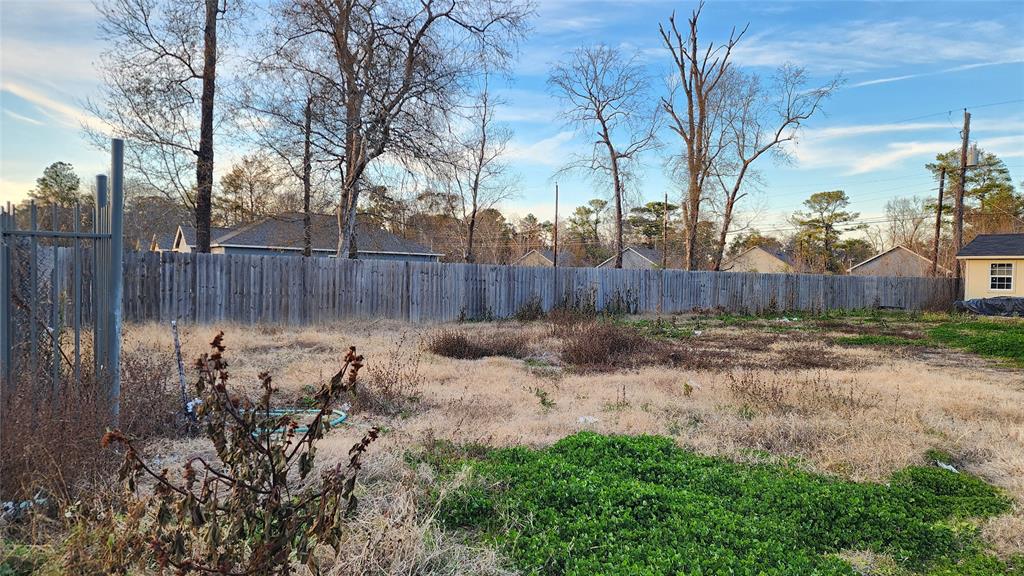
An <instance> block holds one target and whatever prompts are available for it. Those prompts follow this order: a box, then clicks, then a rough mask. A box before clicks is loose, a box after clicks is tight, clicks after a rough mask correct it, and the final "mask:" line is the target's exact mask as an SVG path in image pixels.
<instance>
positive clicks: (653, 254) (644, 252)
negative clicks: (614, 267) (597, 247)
mask: <svg viewBox="0 0 1024 576" xmlns="http://www.w3.org/2000/svg"><path fill="white" fill-rule="evenodd" d="M627 250H632V251H633V252H636V253H637V254H639V255H640V256H642V257H643V258H646V259H647V260H649V261H650V262H651V264H654V265H655V266H661V257H662V254H663V253H662V251H661V250H658V249H657V248H648V247H646V246H626V247H625V248H623V249H622V253H623V254H625V253H626V251H627ZM613 260H615V256H611V257H610V258H607V259H606V260H604V261H603V262H601V263H600V264H598V265H597V266H598V267H599V268H600V267H603V266H604V265H605V264H608V263H610V262H612V261H613ZM669 260H670V262H669V264H670V266H669V267H671V258H670V259H669Z"/></svg>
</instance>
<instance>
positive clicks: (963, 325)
mask: <svg viewBox="0 0 1024 576" xmlns="http://www.w3.org/2000/svg"><path fill="white" fill-rule="evenodd" d="M627 323H629V324H631V325H633V326H635V327H637V328H638V329H640V330H641V331H643V332H644V333H646V334H648V335H650V336H654V337H660V338H669V339H684V338H688V337H691V336H693V335H694V333H695V331H696V333H700V332H701V331H702V330H704V329H706V328H708V327H714V326H727V327H728V326H732V327H742V328H748V329H750V328H752V329H758V330H761V331H764V332H775V333H778V332H787V331H799V332H835V333H838V334H839V335H838V336H836V337H835V338H834V341H835V343H836V344H839V345H841V346H882V347H902V346H943V347H948V348H956V349H961V350H964V351H967V352H972V353H974V354H978V355H981V356H986V357H989V358H995V359H998V360H1003V361H1006V362H1007V363H1009V364H1012V365H1016V366H1024V320H1021V319H1017V318H989V319H985V318H977V317H974V316H964V315H950V314H940V313H927V312H925V313H918V312H889V311H881V310H865V311H836V312H829V313H825V314H820V315H815V314H808V313H787V314H779V315H769V316H745V315H737V314H723V315H719V316H710V317H696V318H688V319H685V320H664V319H655V320H651V319H640V320H634V321H627Z"/></svg>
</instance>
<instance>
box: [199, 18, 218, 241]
mask: <svg viewBox="0 0 1024 576" xmlns="http://www.w3.org/2000/svg"><path fill="white" fill-rule="evenodd" d="M217 3H218V0H206V23H205V28H204V31H203V94H202V99H201V100H200V122H199V150H198V151H197V153H196V155H197V156H198V159H197V161H196V249H197V250H198V251H199V252H209V251H210V216H211V214H212V212H213V201H212V200H213V98H214V92H215V88H216V78H217V14H218V6H217Z"/></svg>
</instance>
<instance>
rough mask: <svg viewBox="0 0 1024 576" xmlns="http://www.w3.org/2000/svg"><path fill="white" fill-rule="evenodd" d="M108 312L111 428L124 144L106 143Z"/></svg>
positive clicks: (115, 409) (120, 289)
mask: <svg viewBox="0 0 1024 576" xmlns="http://www.w3.org/2000/svg"><path fill="white" fill-rule="evenodd" d="M109 214H110V220H109V222H110V312H111V325H110V333H109V334H108V335H107V336H108V338H109V339H110V344H109V348H108V353H109V362H110V403H111V412H112V413H111V416H112V418H113V422H114V426H118V425H120V417H121V305H122V304H121V300H122V295H123V293H124V264H123V260H124V221H123V218H124V140H121V139H120V138H114V139H113V140H111V142H110V207H109Z"/></svg>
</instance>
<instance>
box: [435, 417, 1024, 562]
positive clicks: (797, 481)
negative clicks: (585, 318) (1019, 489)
mask: <svg viewBox="0 0 1024 576" xmlns="http://www.w3.org/2000/svg"><path fill="white" fill-rule="evenodd" d="M452 454H453V453H452V452H449V454H448V456H446V457H445V458H447V460H446V461H445V462H442V463H441V464H442V468H445V467H447V469H448V470H449V472H450V471H451V470H453V469H454V467H457V466H461V465H462V463H468V464H469V466H471V468H472V470H473V472H474V475H473V477H472V478H473V479H472V480H471V481H470V482H469V483H467V484H466V485H465V486H464V487H463V488H461V489H459V490H458V491H456V492H455V493H454V494H452V495H449V497H447V498H446V499H444V500H443V501H442V503H441V517H442V519H443V520H444V521H445V523H446V524H447V525H448V526H449V527H458V528H465V529H470V530H472V531H473V533H475V534H478V535H479V537H480V538H481V539H483V540H484V541H487V542H488V543H493V544H496V545H497V546H499V547H500V548H501V549H502V550H503V551H504V552H505V553H506V554H507V555H508V556H509V557H510V558H511V560H512V562H514V564H515V567H516V568H518V569H519V570H521V571H523V572H524V573H527V574H567V575H580V576H582V575H590V574H607V575H613V574H622V575H626V574H629V575H655V574H704V575H711V574H773V575H797V574H799V575H808V574H816V575H826V574H843V575H853V574H855V573H856V572H855V571H854V569H853V568H852V567H851V565H850V564H849V563H847V562H846V561H845V560H844V559H843V558H842V557H840V555H839V553H841V552H843V551H852V550H871V551H874V552H878V553H883V554H886V555H888V556H889V557H891V558H892V559H893V561H894V564H895V566H896V567H897V569H898V570H899V571H900V573H906V574H930V575H935V576H938V575H946V574H974V575H983V574H984V575H994V574H1024V568H1021V567H1020V566H1015V565H1012V563H1011V564H1006V563H1004V562H1002V561H1000V560H998V559H996V558H995V557H993V556H991V555H989V554H987V553H986V552H985V551H984V549H983V545H982V543H981V542H980V540H979V539H978V536H977V528H976V527H975V525H974V524H973V523H972V522H971V521H970V520H969V519H971V518H976V517H985V516H990V515H995V514H998V513H1001V512H1003V511H1005V510H1007V509H1008V507H1009V506H1010V502H1009V500H1008V499H1007V497H1005V496H1004V495H1003V494H1001V493H1000V492H999V491H998V490H997V489H996V488H993V487H992V486H989V485H987V484H985V483H984V482H982V481H981V480H979V479H977V478H974V477H972V476H969V475H966V474H956V473H953V472H949V471H946V470H943V469H940V468H932V467H911V468H907V469H904V470H901V471H899V472H897V473H895V474H894V475H893V477H892V478H891V480H890V482H889V484H888V485H886V484H875V483H856V482H850V481H846V480H842V479H838V478H834V477H828V476H822V475H817V474H812V473H808V472H806V471H802V470H800V469H797V468H795V467H791V466H786V465H778V464H759V465H749V464H738V463H734V462H731V461H729V460H725V459H722V458H713V457H706V456H700V455H696V454H693V453H690V452H687V451H685V450H683V449H680V448H678V447H677V446H676V445H675V444H674V443H673V441H672V440H671V439H669V438H663V437H656V436H638V437H628V436H602V435H598V434H594V433H587V432H581V433H578V434H575V435H573V436H569V437H567V438H565V439H563V440H561V441H560V442H558V443H557V444H555V445H553V446H551V447H550V448H547V449H543V450H530V449H528V448H522V447H520V448H511V449H501V450H493V451H484V450H479V449H477V450H474V451H473V452H472V453H471V454H469V455H468V456H467V455H466V453H462V455H463V457H464V458H466V459H465V460H459V459H458V458H455V457H454V456H452ZM435 464H437V462H435Z"/></svg>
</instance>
